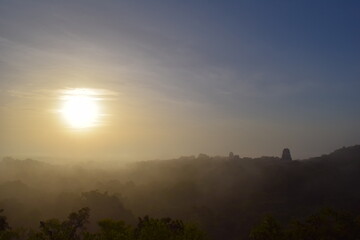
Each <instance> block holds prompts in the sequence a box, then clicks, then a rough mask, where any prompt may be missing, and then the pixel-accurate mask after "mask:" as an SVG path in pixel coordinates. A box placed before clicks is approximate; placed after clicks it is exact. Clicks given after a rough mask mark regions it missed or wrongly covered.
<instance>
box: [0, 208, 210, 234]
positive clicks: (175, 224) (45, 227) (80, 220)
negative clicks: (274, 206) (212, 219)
mask: <svg viewBox="0 0 360 240" xmlns="http://www.w3.org/2000/svg"><path fill="white" fill-rule="evenodd" d="M1 211H2V210H1ZM1 211H0V212H1ZM89 216H90V209H89V208H82V209H80V210H79V211H77V212H73V213H71V214H70V215H69V216H68V218H67V219H66V220H64V221H61V220H59V219H50V220H47V221H41V222H40V226H39V229H38V230H32V229H24V228H22V229H11V227H10V226H9V224H8V223H7V221H6V217H5V216H3V215H0V240H205V239H206V237H205V234H204V233H203V232H202V231H201V230H199V228H198V227H197V226H195V225H192V224H185V223H184V222H183V221H181V220H172V219H171V218H161V219H156V218H150V217H148V216H145V217H144V218H139V219H138V223H137V225H136V226H135V227H133V226H132V225H130V224H127V223H125V222H124V221H116V220H112V219H105V220H101V221H99V222H98V226H99V231H98V232H95V233H93V232H89V231H87V228H86V226H87V224H88V223H89Z"/></svg>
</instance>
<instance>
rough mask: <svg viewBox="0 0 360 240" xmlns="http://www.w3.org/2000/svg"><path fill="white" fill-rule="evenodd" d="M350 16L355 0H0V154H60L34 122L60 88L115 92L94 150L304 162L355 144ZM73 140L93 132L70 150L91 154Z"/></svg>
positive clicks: (357, 73)
mask: <svg viewBox="0 0 360 240" xmlns="http://www.w3.org/2000/svg"><path fill="white" fill-rule="evenodd" d="M359 11H360V2H358V1H31V0H30V1H18V0H12V1H10V0H7V1H6V0H2V1H0V94H1V96H0V113H1V114H2V120H1V121H0V130H1V129H3V132H5V133H6V134H2V136H1V138H0V143H1V144H0V145H2V147H0V155H1V154H2V155H16V154H22V155H31V156H52V155H59V156H62V154H61V153H64V152H66V151H67V150H68V147H66V146H64V147H61V148H59V147H58V144H61V143H62V142H69V141H68V140H66V139H67V137H66V136H64V135H63V134H62V133H59V132H61V126H60V125H56V124H55V123H51V121H53V120H50V119H55V117H54V116H52V115H51V114H50V115H49V117H47V116H46V114H48V110H51V109H52V108H55V105H56V101H55V92H56V91H57V90H58V89H65V88H94V89H105V90H109V91H110V90H111V91H112V93H113V94H112V95H115V94H116V95H117V97H116V99H115V100H114V101H111V102H109V103H108V104H107V106H108V108H107V111H108V115H109V116H111V117H109V119H110V120H109V124H108V128H109V129H113V130H114V129H115V130H114V131H109V130H104V129H103V130H101V129H100V130H97V132H96V133H95V131H94V133H93V134H92V135H93V136H92V138H94V139H102V138H104V135H101V134H105V132H106V136H107V137H106V138H107V139H109V140H107V141H108V142H107V141H105V143H104V144H102V145H101V144H100V145H101V146H102V147H98V148H96V149H97V152H96V154H98V155H99V156H103V154H104V152H106V153H108V154H109V156H111V157H117V156H119V158H120V157H121V158H131V159H151V158H168V157H177V156H179V155H191V154H195V155H196V154H198V153H200V152H205V153H209V154H211V155H225V154H227V152H229V151H234V152H237V153H239V154H240V155H242V156H245V155H246V156H260V155H279V153H280V152H281V149H282V148H283V147H290V149H291V150H292V151H293V153H294V154H295V157H298V158H304V157H309V156H314V155H317V154H322V153H326V152H328V151H331V150H333V149H335V148H338V147H341V146H343V145H354V144H357V143H359V140H360V130H359V120H360V108H359V107H358V103H359V100H360V97H359V96H360V94H358V92H359V90H360V81H359V80H360V79H359V77H360V70H359V69H360V68H359V66H360V30H359V29H360V27H359V26H360V14H358V13H359ZM51 104H53V105H51ZM40 116H41V117H40ZM28 118H29V119H31V120H29V121H25V120H24V121H25V122H21V121H22V120H21V119H28ZM15 119H16V120H15ZM46 119H47V120H46ZM44 121H46V122H47V124H48V128H49V132H50V133H42V134H40V135H43V138H39V137H38V134H39V132H43V131H45V132H46V128H45V129H44V128H42V127H39V128H40V129H38V130H37V131H35V130H34V129H36V127H35V126H43V123H44ZM29 122H32V123H33V124H30V123H29ZM116 129H117V130H116ZM109 132H111V133H109ZM124 132H126V134H125V133H124ZM99 134H100V135H99ZM23 135H27V136H28V137H26V138H25V139H24V138H23V137H22V136H23ZM30 136H31V137H30ZM46 136H48V137H55V138H59V139H62V140H59V143H52V144H45V143H44V139H46ZM101 136H102V137H101ZM29 138H30V139H33V141H31V142H29V140H28V139H29ZM90 138H91V137H90ZM9 139H12V140H11V141H9ZM76 141H77V142H81V140H76ZM115 142H116V143H117V144H115ZM61 145H64V144H61ZM65 145H66V144H65ZM87 145H88V146H95V145H96V146H99V140H96V141H95V140H94V141H92V142H91V143H89V142H86V141H83V143H81V144H80V145H79V149H81V150H79V151H78V152H79V156H84V157H87V156H88V155H90V156H93V155H94V153H93V152H89V148H91V149H93V148H92V147H86V146H87ZM140 148H141V149H142V151H141V152H142V153H141V154H139V151H138V149H140ZM119 149H121V150H119ZM110 153H111V154H110Z"/></svg>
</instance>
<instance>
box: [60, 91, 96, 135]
mask: <svg viewBox="0 0 360 240" xmlns="http://www.w3.org/2000/svg"><path fill="white" fill-rule="evenodd" d="M62 100H63V103H62V107H61V110H60V112H61V114H62V116H63V117H64V119H65V120H66V122H67V123H68V124H69V125H70V126H71V127H72V128H78V129H80V128H89V127H93V126H95V125H96V123H97V120H98V118H99V117H100V111H99V105H98V103H97V99H96V96H95V94H94V93H93V92H92V91H90V90H88V89H72V90H68V91H66V93H65V94H64V96H62Z"/></svg>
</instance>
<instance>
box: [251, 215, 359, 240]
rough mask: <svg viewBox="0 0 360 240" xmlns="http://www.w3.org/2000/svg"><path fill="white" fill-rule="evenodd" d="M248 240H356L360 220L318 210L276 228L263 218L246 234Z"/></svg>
mask: <svg viewBox="0 0 360 240" xmlns="http://www.w3.org/2000/svg"><path fill="white" fill-rule="evenodd" d="M250 239H251V240H321V239H324V240H356V239H360V216H358V215H354V214H351V213H346V212H338V211H334V210H332V209H322V210H321V211H319V212H318V213H316V214H314V215H311V216H309V217H307V218H306V219H305V220H303V221H299V220H293V221H291V222H287V223H285V224H280V223H279V222H278V221H277V220H276V219H275V218H273V217H272V216H266V217H265V218H264V219H263V221H262V222H261V223H260V224H259V225H257V226H256V227H254V228H253V229H252V231H251V233H250Z"/></svg>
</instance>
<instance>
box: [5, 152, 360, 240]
mask: <svg viewBox="0 0 360 240" xmlns="http://www.w3.org/2000/svg"><path fill="white" fill-rule="evenodd" d="M99 162H100V161H99ZM99 165H100V167H98V166H96V167H92V166H91V165H90V164H87V165H75V166H62V165H60V164H57V165H55V164H48V163H44V162H39V161H36V160H31V159H28V160H17V159H11V158H6V159H4V160H2V161H0V209H5V210H6V216H7V220H8V223H9V224H10V225H11V226H12V227H13V228H14V229H18V228H32V229H36V228H37V227H38V225H39V222H40V221H42V220H43V219H50V218H57V219H65V218H66V217H67V214H68V213H69V212H74V211H75V210H77V209H81V208H83V207H85V206H87V207H89V208H90V209H91V214H90V216H89V224H88V225H87V229H88V231H90V232H98V231H100V226H99V225H98V224H97V222H98V221H100V220H101V219H113V220H114V221H119V220H123V221H125V222H126V223H128V224H129V225H132V226H135V225H136V224H137V222H138V220H137V218H136V216H145V215H149V216H152V217H153V218H156V219H161V218H163V217H170V218H172V219H181V220H183V221H185V222H195V223H197V224H198V225H199V227H201V229H204V231H205V232H206V233H207V235H208V236H209V238H211V239H214V240H222V239H226V240H239V239H248V237H249V232H250V231H251V229H252V227H253V226H254V225H256V224H257V223H258V222H259V220H261V219H262V217H263V216H264V215H265V214H270V215H272V216H273V217H274V218H276V219H278V221H279V222H280V223H286V222H289V221H291V219H293V218H295V219H304V218H306V217H307V216H309V215H311V214H313V213H314V212H316V211H317V210H318V209H322V208H324V207H331V208H334V209H338V210H339V211H348V212H353V213H354V214H360V205H359V202H360V189H359V188H358V187H357V183H358V182H360V146H353V147H347V148H341V149H339V150H336V151H334V152H333V153H330V154H327V155H323V156H320V157H316V158H311V159H306V160H301V161H283V160H281V159H280V158H278V157H261V158H246V157H239V158H229V157H221V156H219V157H210V156H207V155H205V154H201V155H199V156H197V157H195V156H190V157H182V158H179V159H172V160H166V161H146V162H138V163H134V164H131V165H129V166H127V167H126V168H125V167H123V168H115V167H112V168H106V167H104V166H101V164H99Z"/></svg>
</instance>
